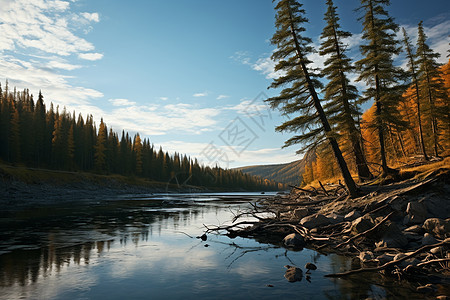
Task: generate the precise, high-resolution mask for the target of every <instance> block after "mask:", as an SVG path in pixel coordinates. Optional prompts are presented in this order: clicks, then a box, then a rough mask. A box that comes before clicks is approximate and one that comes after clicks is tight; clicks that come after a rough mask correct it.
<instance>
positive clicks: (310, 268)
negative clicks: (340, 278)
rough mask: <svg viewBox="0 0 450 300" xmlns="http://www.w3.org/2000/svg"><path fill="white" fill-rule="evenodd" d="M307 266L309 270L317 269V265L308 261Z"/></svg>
mask: <svg viewBox="0 0 450 300" xmlns="http://www.w3.org/2000/svg"><path fill="white" fill-rule="evenodd" d="M305 268H306V269H307V270H308V271H309V270H313V271H314V270H317V266H316V265H315V264H313V263H306V265H305Z"/></svg>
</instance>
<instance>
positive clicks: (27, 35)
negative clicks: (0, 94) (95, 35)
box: [0, 0, 94, 56]
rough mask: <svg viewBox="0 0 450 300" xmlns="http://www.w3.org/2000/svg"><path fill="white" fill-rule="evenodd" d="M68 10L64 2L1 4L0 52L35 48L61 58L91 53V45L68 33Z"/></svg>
mask: <svg viewBox="0 0 450 300" xmlns="http://www.w3.org/2000/svg"><path fill="white" fill-rule="evenodd" d="M69 7H70V3H69V2H66V1H50V0H48V1H45V0H43V1H26V0H4V1H2V5H0V23H1V24H0V30H1V31H2V35H1V36H0V47H2V48H0V50H15V49H16V48H23V49H26V48H34V49H38V50H40V51H42V52H46V53H54V54H58V55H62V56H68V55H70V54H73V53H78V52H80V51H92V50H94V45H92V43H90V42H88V41H86V40H85V39H83V38H80V37H78V36H76V35H74V34H73V33H72V32H71V30H70V27H69V23H68V20H69V19H70V17H69V15H70V13H69V11H68V10H69Z"/></svg>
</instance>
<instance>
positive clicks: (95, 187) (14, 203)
mask: <svg viewBox="0 0 450 300" xmlns="http://www.w3.org/2000/svg"><path fill="white" fill-rule="evenodd" d="M193 191H194V192H203V191H207V189H205V188H202V187H195V186H189V185H184V186H180V185H176V184H170V183H165V182H157V181H150V180H145V179H142V178H137V177H126V176H120V175H100V174H93V173H85V172H66V171H57V170H47V169H36V168H27V167H22V166H10V165H5V164H0V209H1V210H5V209H8V210H10V209H18V208H20V207H24V206H27V207H29V206H31V207H32V206H42V205H54V204H64V203H68V202H73V201H77V202H83V201H85V202H89V201H99V200H104V199H107V198H109V197H110V198H113V197H117V195H126V194H152V193H180V192H193Z"/></svg>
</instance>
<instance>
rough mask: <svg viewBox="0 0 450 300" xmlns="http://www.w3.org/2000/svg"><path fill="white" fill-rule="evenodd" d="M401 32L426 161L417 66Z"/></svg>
mask: <svg viewBox="0 0 450 300" xmlns="http://www.w3.org/2000/svg"><path fill="white" fill-rule="evenodd" d="M402 31H403V43H404V44H405V50H406V57H407V58H408V67H409V74H408V75H409V76H410V77H411V78H412V84H413V86H414V92H415V93H414V94H415V97H416V109H417V122H418V129H419V140H420V146H421V150H422V154H423V157H424V158H425V160H428V155H427V151H426V149H425V142H424V139H423V129H422V112H421V110H420V100H421V99H420V91H419V81H418V78H417V65H416V61H415V54H414V52H413V51H414V49H413V48H412V45H411V42H410V40H409V37H408V35H407V33H406V30H405V28H402Z"/></svg>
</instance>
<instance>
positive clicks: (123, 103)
mask: <svg viewBox="0 0 450 300" xmlns="http://www.w3.org/2000/svg"><path fill="white" fill-rule="evenodd" d="M108 101H109V102H111V103H112V105H114V106H131V105H136V102H133V101H130V100H128V99H109V100H108Z"/></svg>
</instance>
